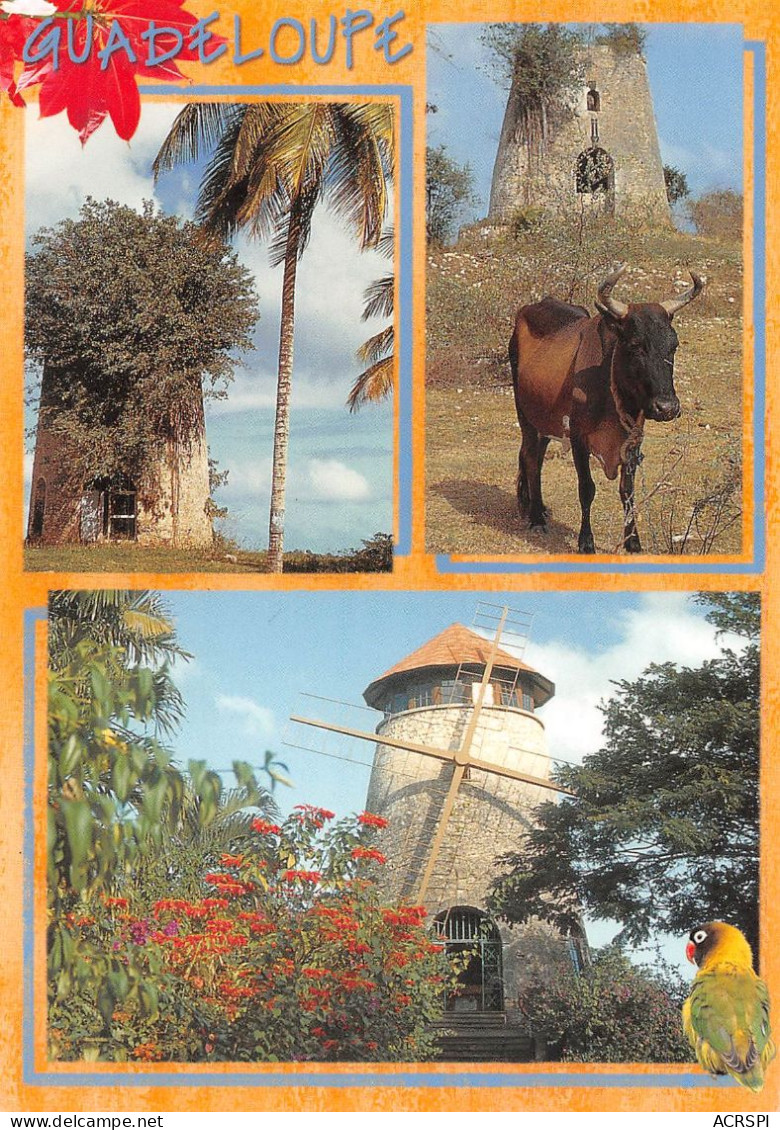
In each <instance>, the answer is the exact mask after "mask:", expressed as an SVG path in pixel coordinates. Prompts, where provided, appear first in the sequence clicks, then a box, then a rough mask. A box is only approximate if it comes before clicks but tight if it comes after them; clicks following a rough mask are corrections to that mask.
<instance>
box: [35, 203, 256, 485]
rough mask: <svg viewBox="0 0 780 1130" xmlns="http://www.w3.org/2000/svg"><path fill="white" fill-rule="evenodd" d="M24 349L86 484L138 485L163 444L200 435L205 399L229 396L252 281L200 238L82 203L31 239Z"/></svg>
mask: <svg viewBox="0 0 780 1130" xmlns="http://www.w3.org/2000/svg"><path fill="white" fill-rule="evenodd" d="M33 246H34V248H35V250H34V251H33V252H32V253H31V254H30V255H29V256H28V257H27V265H26V272H27V273H26V310H25V347H26V350H27V354H28V357H29V358H30V359H31V360H32V361H34V362H37V363H38V364H39V365H41V366H43V370H44V374H45V382H44V399H43V400H42V403H41V410H42V411H46V410H49V409H51V410H52V411H51V416H50V420H49V426H50V427H51V428H52V429H53V430H54V431H55V432H56V433H58V434H59V435H60V436H61V437H62V440H63V442H64V443H65V444H66V445H67V447H66V450H67V453H68V455H67V462H68V463H69V464H71V465H72V467H73V468H74V473H75V474H77V475H78V476H80V477H81V478H82V479H83V481H88V480H90V479H94V478H96V477H112V476H114V477H117V476H122V475H126V476H128V477H129V478H131V479H135V477H136V476H137V474H138V471H139V468H141V467H142V466H143V464H144V461H145V460H146V458H147V456H148V454H149V453H150V452H151V451H153V450H156V449H158V448H159V445H160V443H161V442H162V441H163V440H165V439H172V440H175V441H176V442H180V443H185V444H186V443H187V442H188V441H189V439H190V438H191V436H192V435H193V431H194V430H196V429H198V428H199V427H200V426H201V425H202V411H203V409H202V402H201V389H202V386H203V385H204V384H205V385H206V388H207V391H210V392H211V393H212V394H213V395H217V396H219V395H224V389H225V386H226V384H227V383H228V382H229V381H230V379H231V377H232V366H233V358H232V354H233V351H234V350H236V349H248V348H249V347H250V346H251V340H250V331H251V329H252V327H253V326H254V323H255V321H256V318H257V299H256V295H255V292H254V288H253V284H252V281H251V276H250V274H249V272H248V271H247V270H246V269H245V268H244V267H242V266H241V265H240V264H239V262H238V259H237V257H236V256H235V255H234V254H233V253H232V252H231V251H229V250H228V249H227V248H226V246H225V245H224V244H223V243H221V242H220V241H219V240H217V239H213V238H205V237H204V234H203V231H202V229H200V228H199V227H198V225H196V224H193V223H190V222H182V221H181V220H179V219H178V218H177V217H175V216H165V215H163V214H162V213H160V212H156V211H155V209H154V206H153V205H152V204H151V203H149V202H147V203H145V204H144V207H143V211H142V212H141V213H138V212H135V211H134V210H133V209H132V208H129V207H127V206H124V205H119V204H116V203H114V202H113V201H110V200H106V201H103V202H102V203H100V202H98V201H95V200H92V199H87V201H86V203H85V204H84V205H83V206H82V209H81V213H80V215H79V218H78V219H77V220H63V221H61V222H60V223H59V224H57V225H55V226H54V227H53V228H43V229H41V230H40V231H39V232H38V233H37V234H36V235H35V236H34V237H33Z"/></svg>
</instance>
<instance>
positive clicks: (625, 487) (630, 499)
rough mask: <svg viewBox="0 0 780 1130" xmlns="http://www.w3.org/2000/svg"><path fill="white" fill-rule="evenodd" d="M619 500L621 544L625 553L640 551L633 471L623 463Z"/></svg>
mask: <svg viewBox="0 0 780 1130" xmlns="http://www.w3.org/2000/svg"><path fill="white" fill-rule="evenodd" d="M620 501H621V502H622V503H623V545H624V547H625V550H626V553H641V552H642V546H641V543H640V541H639V534H638V533H637V528H636V511H635V509H634V472H633V471H629V469H628V467H626V465H625V464H623V466H622V467H621V468H620Z"/></svg>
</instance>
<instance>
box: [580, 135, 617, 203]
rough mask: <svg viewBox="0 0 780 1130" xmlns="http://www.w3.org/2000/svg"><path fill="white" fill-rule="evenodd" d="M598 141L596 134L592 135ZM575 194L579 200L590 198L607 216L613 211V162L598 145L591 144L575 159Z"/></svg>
mask: <svg viewBox="0 0 780 1130" xmlns="http://www.w3.org/2000/svg"><path fill="white" fill-rule="evenodd" d="M593 139H594V142H595V141H596V140H598V132H595V133H594V135H593ZM575 181H576V188H577V194H578V196H579V198H580V200H583V199H585V198H588V197H589V198H591V199H593V200H594V202H596V201H598V203H599V205H600V207H601V208H603V210H604V211H605V212H606V213H607V214H608V215H610V216H611V215H613V214H614V210H615V162H614V161H613V160H612V157H611V156H610V155H609V153H607V151H606V149H602V148H601V146H600V145H596V144H593V145H591V147H590V148H589V149H585V150H583V152H582V153H580V155H579V157H578V158H577V165H576V169H575Z"/></svg>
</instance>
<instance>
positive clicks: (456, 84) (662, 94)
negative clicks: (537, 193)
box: [426, 23, 743, 220]
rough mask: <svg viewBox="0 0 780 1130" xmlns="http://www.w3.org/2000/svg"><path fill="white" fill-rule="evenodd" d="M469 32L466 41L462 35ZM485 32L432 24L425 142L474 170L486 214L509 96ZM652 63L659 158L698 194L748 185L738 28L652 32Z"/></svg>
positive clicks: (666, 27)
mask: <svg viewBox="0 0 780 1130" xmlns="http://www.w3.org/2000/svg"><path fill="white" fill-rule="evenodd" d="M464 26H467V27H468V28H469V33H468V34H464ZM481 26H482V25H479V24H471V25H463V24H429V26H428V52H427V60H428V84H427V90H426V99H427V101H428V102H429V103H433V104H434V105H435V106H436V107H437V112H436V113H431V114H428V119H427V126H428V144H429V145H434V146H435V145H442V144H443V145H445V146H446V148H447V152H448V154H449V156H451V157H452V158H454V159H455V160H456V161H458V162H459V163H460V164H465V163H468V164H469V165H470V166H471V169H472V172H473V174H474V190H475V198H476V199H475V202H474V205H473V207H472V209H471V214H470V215H464V217H463V220H467V219H468V220H471V219H476V218H482V217H484V216H485V214H486V212H487V204H488V198H489V195H490V180H491V177H492V174H493V162H494V161H495V157H496V151H497V149H498V140H499V136H500V133H501V123H502V120H503V116H504V109H505V107H506V98H507V90H506V89H504V88H502V87H500V86H499V85H498V84H497V83H496V81H495V80H494V79H493V78H492V77H491V53H490V52H489V51H488V50H487V49H486V48H485V47H484V46H483V45H482V43H481V41H480V36H479V31H480V27H481ZM643 27H645V29H646V30H647V33H648V35H647V42H646V45H645V55H646V61H647V70H648V77H649V80H650V89H651V92H652V95H653V105H654V107H655V116H656V124H657V126H658V138H659V144H660V147H661V157H662V160H663V162H664V164H669V165H674V166H675V167H676V168H678V169H680V171H681V172H684V173H685V175H686V176H687V178H688V185H689V188H690V191H691V193H692V195H694V196H698V195H700V194H702V193H704V192H709V191H711V190H713V189H723V188H730V189H735V190H741V187H742V55H743V33H742V27H741V26H740V25H738V24H695V23H691V24H688V23H686V24H646V25H643Z"/></svg>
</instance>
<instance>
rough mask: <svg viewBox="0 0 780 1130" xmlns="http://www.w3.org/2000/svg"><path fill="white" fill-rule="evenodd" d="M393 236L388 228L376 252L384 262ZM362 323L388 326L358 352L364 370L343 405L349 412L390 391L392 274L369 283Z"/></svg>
mask: <svg viewBox="0 0 780 1130" xmlns="http://www.w3.org/2000/svg"><path fill="white" fill-rule="evenodd" d="M394 245H395V233H394V231H393V229H392V228H389V229H388V230H387V231H386V232H385V234H384V235H383V236H382V238H381V239H380V241H379V243H378V245H377V250H378V251H379V252H380V253H381V254H382V255H384V256H385V257H386V258H387V259H392V257H393V250H394ZM363 297H364V305H363V321H364V322H365V321H367V320H368V319H369V318H382V317H384V318H389V319H390V321H389V323H388V325H386V326H383V328H382V329H381V330H379V332H378V333H375V334H372V336H371V337H370V338H369V339H368V341H364V342H363V344H362V345H361V347H360V349H359V350H358V359H359V360H360V361H362V362H363V363H364V364H368V368H367V369H364V370H363V372H362V373H361V374H360V376H359V377H358V378H357V380H356V381H355V383H354V385H353V386H352V388H351V389H350V393H349V396H348V397H347V405H348V406H349V410H350V412H357V410H358V408H361V407H362V406H363V405H364V404H368V403H375V402H376V401H378V400H384V399H385V397H386V396H389V395H390V393H391V392H392V391H393V374H394V369H395V352H394V350H395V330H394V329H393V322H392V318H393V309H394V306H395V275H394V273H393V272H392V271H391V272H390V274H389V275H383V276H382V278H381V279H377V280H376V282H373V283H371V285H370V286H368V287H367V288H366V292H365V294H364V296H363Z"/></svg>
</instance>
